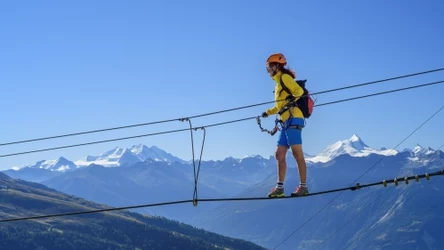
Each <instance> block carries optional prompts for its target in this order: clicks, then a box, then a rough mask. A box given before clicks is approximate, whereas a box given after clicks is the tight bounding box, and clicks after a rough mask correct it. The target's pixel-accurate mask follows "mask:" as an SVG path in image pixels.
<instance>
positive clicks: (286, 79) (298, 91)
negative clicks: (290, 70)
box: [265, 71, 304, 122]
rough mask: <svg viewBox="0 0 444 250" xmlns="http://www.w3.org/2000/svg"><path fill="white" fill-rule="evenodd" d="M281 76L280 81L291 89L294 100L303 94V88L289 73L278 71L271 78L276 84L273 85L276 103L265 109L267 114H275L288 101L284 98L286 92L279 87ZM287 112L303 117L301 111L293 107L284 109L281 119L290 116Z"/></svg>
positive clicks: (284, 119)
mask: <svg viewBox="0 0 444 250" xmlns="http://www.w3.org/2000/svg"><path fill="white" fill-rule="evenodd" d="M281 76H282V82H283V83H284V85H285V86H286V87H287V88H288V89H289V90H290V91H291V93H292V94H293V96H294V97H295V101H296V100H297V99H299V97H300V96H302V95H303V94H304V89H302V88H301V86H299V84H297V83H296V81H295V80H294V79H293V78H292V77H291V76H290V75H288V74H283V73H282V71H279V72H278V73H277V74H276V75H274V76H273V80H274V81H275V82H276V85H275V87H274V99H275V101H276V104H275V105H274V107H272V108H269V109H267V110H266V111H265V112H266V113H267V114H268V115H273V114H277V113H278V112H279V110H281V108H282V107H284V106H285V104H287V103H288V102H287V101H285V98H286V97H287V95H288V93H287V92H286V91H285V90H283V89H282V87H281V83H280V79H281ZM281 90H282V91H281ZM281 100H282V101H281ZM289 112H292V114H293V117H295V118H304V115H303V113H302V111H301V110H300V109H299V108H298V107H293V108H290V109H289V110H287V111H285V112H284V113H283V114H282V115H281V117H280V118H281V120H282V121H284V122H285V121H286V120H287V119H288V118H289V117H290V113H289Z"/></svg>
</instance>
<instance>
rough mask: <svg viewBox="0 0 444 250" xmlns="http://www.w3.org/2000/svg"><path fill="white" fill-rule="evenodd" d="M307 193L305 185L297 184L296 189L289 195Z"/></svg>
mask: <svg viewBox="0 0 444 250" xmlns="http://www.w3.org/2000/svg"><path fill="white" fill-rule="evenodd" d="M307 194H309V192H308V188H307V187H302V186H298V187H297V188H296V190H295V191H294V192H293V193H291V196H293V197H295V196H304V195H307Z"/></svg>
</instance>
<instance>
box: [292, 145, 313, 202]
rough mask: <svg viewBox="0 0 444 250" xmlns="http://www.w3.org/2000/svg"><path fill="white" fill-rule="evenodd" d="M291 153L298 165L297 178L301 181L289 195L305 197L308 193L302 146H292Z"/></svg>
mask: <svg viewBox="0 0 444 250" xmlns="http://www.w3.org/2000/svg"><path fill="white" fill-rule="evenodd" d="M291 151H292V152H293V156H294V158H295V159H296V162H297V164H298V171H299V177H300V180H301V182H300V184H299V186H298V187H297V188H296V190H295V191H294V192H292V193H291V196H302V195H307V194H308V193H309V192H308V188H307V165H306V164H305V157H304V152H303V150H302V145H301V144H295V145H292V146H291Z"/></svg>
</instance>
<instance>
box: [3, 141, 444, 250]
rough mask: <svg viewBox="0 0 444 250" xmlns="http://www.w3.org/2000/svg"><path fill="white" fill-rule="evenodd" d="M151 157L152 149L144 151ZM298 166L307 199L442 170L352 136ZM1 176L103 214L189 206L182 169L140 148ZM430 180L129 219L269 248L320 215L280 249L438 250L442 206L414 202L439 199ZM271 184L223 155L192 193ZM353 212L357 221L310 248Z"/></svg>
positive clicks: (188, 182) (262, 161)
mask: <svg viewBox="0 0 444 250" xmlns="http://www.w3.org/2000/svg"><path fill="white" fill-rule="evenodd" d="M138 149H139V150H138ZM151 149H155V150H153V152H152V150H151ZM154 151H155V152H156V153H154ZM289 155H290V154H289ZM381 159H382V160H381ZM306 160H307V164H308V186H309V188H310V191H311V192H318V191H322V190H326V189H332V188H339V187H344V186H349V185H353V184H355V182H360V183H366V182H375V181H381V180H383V179H392V178H395V177H399V176H405V175H411V174H418V173H424V172H427V171H432V170H433V171H436V170H437V169H440V168H443V165H444V164H443V163H444V154H443V152H442V151H441V150H434V149H431V148H427V147H422V146H420V145H417V146H416V147H414V148H412V149H404V150H402V151H398V150H394V149H386V148H381V149H375V148H371V147H370V146H368V145H367V144H365V143H364V142H363V140H362V139H361V138H360V137H359V136H357V135H353V136H351V137H350V138H348V139H344V140H340V141H338V142H335V143H333V144H331V145H328V146H327V147H326V148H325V150H324V151H323V152H321V153H319V154H317V155H314V156H309V155H307V156H306ZM287 163H288V165H289V168H288V170H287V179H286V182H285V184H284V186H285V190H286V193H289V192H291V191H292V189H294V188H295V187H296V185H297V184H298V183H299V178H298V175H297V169H296V167H295V166H296V163H295V161H294V160H293V158H292V157H291V156H288V160H287ZM376 163H377V164H376ZM374 164H376V165H374ZM3 172H4V173H5V174H7V175H9V176H11V177H13V178H20V179H24V180H28V181H35V182H38V183H41V184H43V185H45V186H48V187H50V188H53V189H55V190H58V191H60V192H63V193H67V194H70V195H75V196H78V197H81V198H84V199H87V200H91V201H94V202H98V203H103V204H107V205H110V206H131V205H137V204H145V203H152V202H164V201H173V200H183V199H191V197H192V194H193V191H194V174H193V168H192V166H191V165H190V162H187V161H184V160H181V159H179V158H177V157H174V156H172V155H171V154H168V153H167V152H165V151H163V150H161V149H158V148H156V147H147V146H145V145H136V146H133V147H132V148H131V149H122V148H115V149H112V150H110V151H108V152H105V153H103V154H102V155H100V156H97V157H94V156H87V157H85V158H84V159H82V160H78V161H69V160H67V159H65V158H63V157H61V158H59V159H58V160H53V161H40V162H38V163H37V164H33V165H29V166H25V167H23V168H21V169H18V170H17V169H16V170H12V169H11V170H6V171H3ZM364 173H365V175H364V176H361V175H362V174H364ZM358 177H361V178H359V179H357V178H358ZM438 178H440V177H434V178H433V180H431V181H425V180H424V181H423V180H421V181H420V182H419V183H416V182H414V183H411V184H409V185H404V186H402V184H400V185H399V186H398V187H393V186H390V187H370V188H366V189H362V190H358V191H354V192H351V191H346V192H344V193H340V196H338V197H337V198H336V199H335V200H334V201H333V202H332V203H330V204H329V202H330V201H331V200H332V199H333V198H335V197H336V195H337V194H325V195H318V196H312V197H307V198H303V199H285V200H279V201H276V200H261V201H237V202H221V203H217V202H213V203H199V204H198V206H196V207H194V206H193V205H191V204H180V205H174V206H165V207H151V208H150V209H138V210H135V211H137V212H140V213H144V214H153V215H160V216H164V217H166V218H169V219H173V220H177V221H181V222H184V223H187V224H191V225H193V226H196V227H199V228H203V229H205V230H210V231H212V232H216V233H219V234H222V235H226V236H230V237H236V238H241V239H244V240H248V241H252V242H254V243H256V244H260V245H262V246H264V247H267V248H272V247H274V246H276V245H277V244H279V243H280V242H282V241H284V239H286V238H287V237H288V236H289V235H290V234H291V233H292V232H293V231H294V230H296V229H297V228H298V227H300V226H301V225H302V224H303V222H304V221H305V220H307V219H309V218H310V217H311V216H314V215H315V213H316V211H318V210H319V209H321V208H322V207H325V209H324V210H323V211H322V212H320V213H319V214H317V215H316V216H315V217H314V218H313V220H311V221H309V222H308V223H307V224H305V225H303V227H302V228H301V229H300V230H299V231H297V232H296V233H295V234H294V235H292V236H291V237H290V238H288V239H287V240H286V241H285V242H284V243H283V244H282V245H280V247H279V249H287V248H289V247H290V246H293V248H292V249H306V248H313V247H316V246H320V249H338V248H339V249H341V247H343V246H345V245H346V244H351V245H350V246H352V248H353V249H397V248H399V247H403V248H406V249H440V248H444V242H443V240H441V238H440V237H439V236H438V235H437V234H436V232H435V230H436V229H437V225H439V224H437V222H442V217H441V215H440V213H439V211H440V209H441V210H442V209H443V208H444V207H443V204H442V202H440V201H439V202H438V201H436V200H433V199H432V198H430V199H424V198H423V197H436V199H441V200H442V198H444V197H443V195H442V191H441V190H443V189H444V185H443V184H442V183H443V182H442V181H441V180H440V179H438ZM275 184H276V161H275V158H274V157H273V156H270V157H268V158H264V157H262V156H259V155H254V156H246V157H244V158H242V159H235V158H232V157H227V158H226V159H224V160H218V161H203V162H202V165H201V172H200V175H199V183H198V193H199V198H225V197H256V196H259V197H265V196H266V194H267V192H268V191H269V190H270V188H271V187H273V186H274V185H275ZM417 194H420V195H417ZM379 197H382V199H379ZM378 199H379V200H378ZM358 212H361V213H362V214H360V215H359V216H357V217H355V218H354V220H353V221H352V222H351V223H350V224H349V225H347V226H346V227H344V228H343V229H342V230H340V231H338V233H336V234H334V237H332V238H331V239H329V240H328V241H326V242H324V243H323V244H322V245H319V244H321V242H322V241H323V240H324V239H326V238H327V236H328V235H329V234H331V233H333V232H335V231H336V230H337V229H339V228H340V227H341V225H342V224H343V223H345V221H347V220H348V219H350V218H352V217H353V216H355V215H356V214H357V213H358ZM425 215H426V216H425ZM399 218H402V219H399Z"/></svg>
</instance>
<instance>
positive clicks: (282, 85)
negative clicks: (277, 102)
mask: <svg viewBox="0 0 444 250" xmlns="http://www.w3.org/2000/svg"><path fill="white" fill-rule="evenodd" d="M283 75H284V74H282V75H281V77H280V79H279V80H280V81H279V82H280V84H281V88H282V89H281V91H280V92H279V95H280V94H281V93H282V90H284V91H285V92H287V93H288V94H289V95H293V94H292V93H291V91H290V90H289V89H288V88H287V86H285V84H284V82H283V81H282V76H283Z"/></svg>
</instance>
